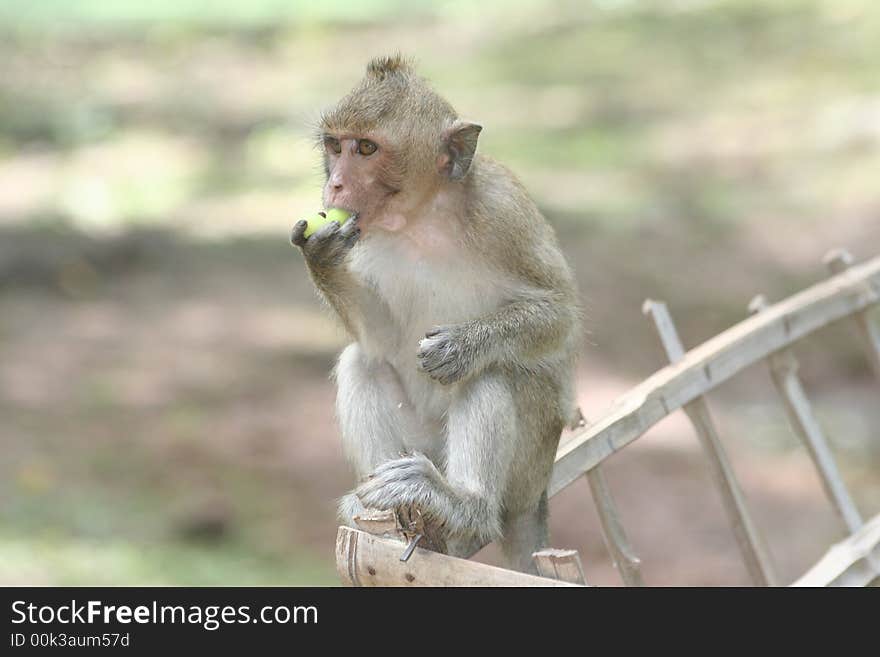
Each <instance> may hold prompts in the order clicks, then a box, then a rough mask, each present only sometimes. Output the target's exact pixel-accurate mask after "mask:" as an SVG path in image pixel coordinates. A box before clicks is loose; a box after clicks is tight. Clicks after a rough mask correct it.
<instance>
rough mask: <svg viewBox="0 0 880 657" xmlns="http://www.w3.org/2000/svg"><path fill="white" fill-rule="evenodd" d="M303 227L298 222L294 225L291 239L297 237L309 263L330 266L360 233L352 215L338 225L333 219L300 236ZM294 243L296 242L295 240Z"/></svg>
mask: <svg viewBox="0 0 880 657" xmlns="http://www.w3.org/2000/svg"><path fill="white" fill-rule="evenodd" d="M303 231H304V229H303V228H301V227H300V224H299V223H297V225H296V226H295V227H294V232H293V235H292V236H291V239H292V240H293V238H297V239H298V240H299V243H298V244H297V245H298V246H300V248H301V249H302V252H303V254H304V255H305V257H306V260H307V261H308V262H309V264H310V265H313V266H315V265H317V266H331V265H336V264H338V263H339V262H340V261H341V260H342V259H343V258H344V257H345V254H346V253H348V251H349V250H351V248H352V247H353V246H354V245H355V242H357V240H358V238H359V237H360V234H361V229H360V227H358V225H357V221H356V217H352V218H351V219H349V220H348V221H346V222H345V225H344V226H342V227H340V226H339V224H337V223H336V222H335V221H333V222H330V223H328V224H327V225H326V226H322V227H321V228H320V229H319V230H318V231H317V232H315V233H313V234H312V235H311V236H309V237H307V238H303V237H302V233H303ZM295 243H296V242H295Z"/></svg>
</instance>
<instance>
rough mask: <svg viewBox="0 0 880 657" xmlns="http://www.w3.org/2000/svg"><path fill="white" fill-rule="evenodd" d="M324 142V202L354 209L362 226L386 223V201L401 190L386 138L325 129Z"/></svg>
mask: <svg viewBox="0 0 880 657" xmlns="http://www.w3.org/2000/svg"><path fill="white" fill-rule="evenodd" d="M323 144H324V162H325V165H326V171H327V182H326V184H325V185H324V206H325V207H327V208H331V207H334V208H342V209H344V210H348V211H349V212H352V213H357V215H358V223H359V224H360V225H361V227H362V229H363V228H365V227H369V226H370V225H376V224H382V223H383V222H384V223H386V224H387V223H388V222H387V221H385V220H386V219H387V217H386V215H387V214H388V209H389V208H388V204H389V201H390V199H392V197H394V196H395V195H397V194H399V193H400V191H401V188H400V180H399V178H397V177H396V176H394V175H393V170H394V167H393V163H394V156H393V153H392V149H391V148H390V146H389V143H388V141H387V140H386V139H383V138H382V137H381V136H379V135H375V134H371V135H367V136H363V135H358V134H350V133H335V134H334V133H329V132H328V133H326V134H325V135H324V138H323ZM392 223H394V222H392ZM383 227H385V228H386V229H388V228H392V229H393V228H394V226H392V225H386V226H383Z"/></svg>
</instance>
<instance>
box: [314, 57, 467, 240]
mask: <svg viewBox="0 0 880 657" xmlns="http://www.w3.org/2000/svg"><path fill="white" fill-rule="evenodd" d="M481 129H482V128H481V126H479V125H477V124H474V123H467V122H464V121H461V120H460V119H459V118H458V115H457V114H456V112H455V110H454V109H453V108H452V106H451V105H450V104H449V103H447V102H446V101H445V100H443V99H442V98H441V97H440V96H439V95H438V94H437V93H436V92H435V91H434V90H433V89H431V87H430V86H429V85H428V83H427V82H426V81H425V80H423V79H422V78H420V77H419V76H418V75H416V73H415V71H414V70H413V68H412V66H411V65H410V64H409V62H407V61H406V60H405V59H404V58H402V57H401V56H399V55H397V56H394V57H382V58H377V59H374V60H372V61H371V62H370V63H369V65H368V66H367V71H366V75H365V76H364V77H363V79H362V80H361V81H360V83H358V85H357V86H356V87H355V88H354V89H353V90H352V91H351V92H350V93H349V94H348V95H347V96H345V97H344V98H343V99H342V100H341V101H340V102H339V103H338V104H337V105H336V106H335V107H334V108H332V109H331V110H330V111H328V112H326V113H325V114H324V115H323V116H322V118H321V122H320V127H319V131H318V141H319V147H320V148H321V150H322V151H323V157H324V171H325V173H326V177H327V180H326V183H325V185H324V199H323V200H324V207H327V208H330V207H338V208H342V209H345V210H348V211H350V212H353V213H356V214H357V216H358V224H359V225H360V227H361V228H362V229H363V230H365V231H369V230H370V229H371V227H375V228H379V229H381V230H386V231H400V230H403V229H404V228H405V227H406V226H407V225H408V224H410V223H412V222H415V221H417V220H418V217H419V215H420V214H421V213H423V212H424V211H425V210H427V209H429V208H430V207H431V205H432V204H433V203H434V202H435V200H436V199H437V197H438V195H439V194H441V193H444V192H446V193H449V192H454V190H455V186H456V185H459V186H460V185H463V184H464V182H465V180H466V177H467V173H468V171H469V169H470V165H471V161H472V160H473V157H474V152H475V151H476V147H477V138H478V136H479V134H480V130H481Z"/></svg>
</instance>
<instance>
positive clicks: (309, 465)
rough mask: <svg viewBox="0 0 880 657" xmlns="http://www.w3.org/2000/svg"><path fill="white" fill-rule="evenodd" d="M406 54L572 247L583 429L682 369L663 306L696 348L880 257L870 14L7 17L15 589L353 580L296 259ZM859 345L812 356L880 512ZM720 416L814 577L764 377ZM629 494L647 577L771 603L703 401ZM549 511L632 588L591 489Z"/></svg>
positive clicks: (621, 493) (6, 269)
mask: <svg viewBox="0 0 880 657" xmlns="http://www.w3.org/2000/svg"><path fill="white" fill-rule="evenodd" d="M395 50H401V51H403V52H404V53H407V54H410V55H412V56H414V57H415V58H416V59H417V61H418V62H419V65H420V70H421V72H422V73H423V74H424V75H425V76H426V77H428V78H430V79H431V80H433V81H434V83H435V84H436V86H437V88H438V89H439V90H440V91H441V92H442V93H443V94H444V95H445V96H447V97H448V98H449V100H450V101H451V102H452V103H453V104H454V105H455V106H456V108H457V109H458V110H459V112H460V113H461V114H462V115H463V116H464V117H466V118H470V119H474V120H478V121H479V122H481V123H482V124H483V125H484V126H485V129H484V131H483V134H482V136H481V140H480V148H481V149H482V151H483V152H485V153H488V154H491V155H493V156H495V157H497V158H499V159H501V160H502V161H504V162H505V163H507V164H508V165H509V166H510V167H511V168H512V169H513V170H514V171H515V172H516V173H517V174H518V175H519V176H520V177H521V178H522V180H523V181H524V183H525V184H526V186H527V187H528V189H529V190H531V192H532V193H533V195H534V197H535V198H536V200H537V202H538V203H539V205H540V206H541V208H542V209H543V210H544V212H545V213H546V215H547V217H548V218H549V219H550V221H551V222H552V223H553V225H554V226H555V228H556V230H557V232H558V234H559V236H560V239H561V241H562V243H563V245H564V248H565V251H566V254H567V256H568V258H569V260H570V262H571V263H572V266H573V267H574V269H575V270H576V272H577V276H578V279H579V281H580V286H581V291H582V294H583V296H584V299H585V303H586V304H587V306H588V309H589V312H588V314H589V317H588V328H589V331H590V336H589V341H588V343H586V344H585V345H584V357H583V360H582V362H581V366H580V375H579V376H580V382H579V397H580V401H581V405H582V407H583V409H584V412H585V414H586V415H587V417H588V418H595V417H597V416H598V415H599V414H600V413H601V412H602V410H603V409H604V408H605V407H607V406H608V405H609V404H610V402H611V401H612V400H613V399H614V398H615V397H616V396H617V395H619V394H621V393H623V392H625V391H626V390H627V389H629V388H630V387H631V386H633V385H634V384H636V383H637V382H638V381H640V380H641V379H642V378H644V377H646V376H648V375H649V374H651V373H652V372H653V371H655V370H656V369H658V368H659V367H661V366H662V365H663V358H662V352H661V350H660V348H659V345H658V344H657V342H656V338H655V336H654V333H653V329H652V327H651V326H650V324H649V322H648V320H647V319H646V318H644V317H643V316H642V314H641V312H640V306H641V302H642V300H643V299H645V298H646V297H652V298H658V299H663V300H665V301H667V302H668V303H669V305H670V309H671V311H672V313H673V316H674V317H675V318H676V321H677V323H678V325H679V330H680V332H681V334H682V338H683V340H684V341H685V343H686V345H687V346H695V345H696V344H698V343H700V342H702V341H703V340H705V339H706V338H708V337H711V336H712V335H714V334H716V333H718V332H720V331H721V330H723V329H725V328H727V327H728V326H730V325H731V324H733V323H735V322H737V321H739V320H741V319H742V318H744V317H745V316H746V315H747V312H746V305H747V303H748V301H749V300H750V298H751V297H752V295H754V294H756V293H758V292H763V293H765V294H766V295H767V296H768V297H769V298H770V299H771V300H774V299H780V298H783V297H785V296H787V295H789V294H791V293H793V292H795V291H797V290H799V289H800V288H802V287H805V286H807V285H810V284H812V283H813V282H816V281H818V280H821V279H822V278H823V277H824V276H825V274H824V270H823V267H822V265H821V258H822V256H823V254H824V253H825V252H826V251H827V250H828V249H830V248H831V247H834V246H843V247H846V248H848V249H850V250H851V251H852V252H853V253H854V254H855V255H856V257H857V258H859V259H866V258H868V257H871V256H874V255H876V254H877V253H878V252H880V6H878V5H877V3H875V2H872V0H824V1H820V0H779V1H776V2H765V1H759V0H754V1H753V0H728V1H721V0H719V1H710V0H678V1H668V0H665V1H659V0H658V1H656V2H652V1H647V0H644V1H637V0H601V1H600V0H593V1H592V2H588V1H586V0H580V1H574V0H572V1H570V2H565V1H560V2H537V1H526V2H509V1H508V2H502V1H501V0H484V1H483V2H480V3H471V2H463V1H460V2H432V3H419V2H413V1H412V0H409V1H403V0H399V1H398V0H359V1H358V2H357V3H351V2H343V1H342V0H324V1H323V2H320V3H317V2H315V3H306V2H301V1H298V0H250V1H249V2H240V1H239V0H199V1H196V0H175V1H171V0H151V1H150V2H135V1H128V0H117V1H115V2H105V1H103V0H40V2H27V1H25V0H0V450H2V451H0V584H38V585H39V584H279V585H291V584H294V585H296V584H322V585H323V584H334V583H335V582H336V578H335V574H334V567H333V545H334V539H335V531H336V524H337V523H336V520H335V517H334V509H335V499H336V498H337V497H338V496H340V495H341V494H342V493H344V492H345V491H346V490H347V488H349V487H350V485H351V483H352V480H351V475H350V474H349V472H348V471H347V468H346V465H345V463H344V462H343V460H342V456H341V450H340V447H339V441H338V436H337V430H336V427H335V423H334V420H333V414H332V406H333V395H334V391H333V387H332V385H331V383H330V381H329V380H328V374H329V371H330V368H331V366H332V364H333V362H334V357H335V354H336V353H338V351H339V349H340V348H341V347H342V346H343V345H344V336H343V334H342V333H341V332H340V331H339V330H338V329H337V328H336V326H335V324H334V321H333V320H332V318H331V317H330V316H329V315H327V314H326V313H325V312H324V311H323V310H322V308H321V306H320V304H319V303H318V301H317V298H316V295H315V293H314V292H313V289H312V285H311V283H310V281H309V280H308V277H307V275H306V272H305V268H304V264H303V262H302V259H301V257H300V255H299V254H298V253H297V251H296V250H295V249H293V248H292V247H290V246H289V244H288V241H287V240H288V233H289V230H290V228H291V226H292V225H293V223H294V222H295V221H296V219H297V218H298V217H299V216H300V215H304V214H307V213H310V212H313V211H314V210H315V209H317V208H318V207H319V205H320V186H321V182H322V181H321V176H320V172H319V167H318V163H319V157H318V153H316V152H315V151H314V150H313V149H312V146H311V137H310V129H311V126H312V124H313V123H314V121H315V119H316V118H317V116H318V114H319V112H320V110H321V109H322V108H323V107H325V106H327V105H330V104H332V103H333V102H334V101H335V100H336V99H338V98H339V97H340V96H341V95H342V94H343V93H344V92H346V91H347V90H348V89H349V88H350V86H351V85H352V84H353V83H354V82H355V81H356V80H357V79H359V78H360V76H361V74H362V72H363V70H364V66H365V64H366V62H367V60H368V59H369V58H370V57H371V56H374V55H378V54H385V53H389V52H392V51H395ZM850 329H851V327H850V326H848V325H841V326H835V327H832V328H831V329H829V330H827V331H825V332H823V333H822V334H821V335H820V336H818V337H815V338H811V339H810V340H809V341H808V344H805V345H799V347H798V349H797V353H798V355H799V356H800V357H801V360H802V374H803V378H804V380H805V384H806V386H807V388H808V391H809V393H810V395H811V396H812V398H813V400H814V401H815V403H816V405H817V410H818V414H819V415H820V419H821V421H822V423H823V425H824V427H825V428H826V430H827V432H828V434H829V436H830V438H831V440H832V444H833V448H834V450H835V453H836V455H837V457H838V459H839V463H840V466H841V469H842V470H843V473H844V476H845V478H846V480H847V481H848V483H849V484H851V486H852V487H853V493H854V496H855V498H856V502H857V504H858V505H859V507H860V508H861V510H862V511H863V513H864V514H868V513H869V512H870V513H876V512H877V511H878V509H880V475H878V471H880V436H878V435H877V426H880V403H878V401H880V388H878V385H877V382H876V381H875V380H872V379H871V377H870V373H869V370H868V369H867V364H866V362H865V360H864V359H863V358H862V355H861V354H860V350H859V345H858V343H857V342H856V340H855V339H854V333H853V332H852V331H851V330H850ZM710 403H711V405H712V409H713V411H714V414H715V416H716V419H717V421H718V424H719V427H720V430H721V433H722V436H723V440H724V443H725V447H726V448H727V449H728V450H729V452H730V453H731V456H732V459H733V462H734V466H735V468H736V470H737V473H738V475H739V476H740V479H741V481H742V483H743V487H744V489H745V492H746V495H747V497H748V499H749V501H750V503H751V506H752V508H753V510H754V514H755V516H756V518H757V521H758V524H759V525H760V526H761V528H762V529H763V530H764V532H765V533H766V535H767V539H768V542H769V545H770V549H771V552H772V554H773V557H774V559H775V561H776V563H777V566H778V569H779V571H780V573H781V574H782V576H783V578H784V579H786V580H791V579H793V578H794V577H795V576H797V575H798V574H799V573H800V572H801V571H802V570H803V569H805V568H806V567H807V566H808V565H810V564H811V563H812V562H814V561H815V560H816V559H818V557H819V556H820V555H821V554H822V553H823V551H824V548H825V547H826V546H827V544H828V543H829V542H831V541H834V540H837V539H838V538H839V537H840V536H841V533H840V527H839V525H838V523H837V521H836V518H835V517H834V515H833V514H832V511H831V509H830V506H829V504H828V503H827V502H826V500H825V498H824V496H823V493H822V490H821V488H820V484H819V481H818V478H817V476H816V474H815V472H814V471H813V468H812V466H811V463H810V461H809V459H808V457H807V455H806V453H805V451H804V450H803V448H802V447H801V446H800V445H799V444H798V443H797V441H796V440H795V439H794V438H793V436H792V435H791V433H790V432H789V430H788V427H787V425H786V423H785V418H784V416H783V415H782V411H781V408H780V407H779V406H778V405H777V404H776V403H775V399H774V395H773V389H772V387H771V384H770V382H769V377H768V376H767V372H766V371H765V370H764V369H763V368H761V367H757V368H753V369H751V370H749V371H748V372H746V373H744V374H743V375H741V376H739V377H737V378H736V379H735V380H734V381H733V382H732V383H731V384H730V385H729V386H727V387H726V388H724V390H723V391H722V392H720V393H719V394H717V395H714V396H712V397H711V399H710ZM607 475H608V478H609V481H610V484H611V486H612V489H613V490H614V493H615V494H616V496H617V498H618V502H619V505H620V508H621V513H622V515H623V519H624V522H625V524H626V526H627V527H628V529H629V533H630V539H631V541H632V543H633V544H634V547H635V550H636V551H637V552H638V553H639V554H640V556H641V557H642V560H643V563H644V572H645V577H646V580H647V581H648V582H649V583H652V584H705V585H714V584H724V585H727V584H747V583H748V582H749V580H748V577H747V575H746V571H745V568H744V567H743V565H742V563H741V562H740V559H739V556H738V552H737V548H736V546H735V543H734V541H733V538H732V536H731V534H730V531H729V529H728V527H727V524H726V521H725V518H724V512H723V509H722V507H721V504H720V501H719V497H718V495H717V493H716V491H715V489H714V488H713V487H712V483H711V480H710V479H709V476H708V472H707V469H706V467H705V464H704V462H703V459H702V456H701V453H700V452H699V447H698V443H697V441H696V438H695V437H694V435H693V434H692V433H691V431H690V427H689V426H688V424H687V423H686V421H685V420H684V419H683V418H682V417H681V414H676V415H675V416H673V417H670V418H668V419H667V420H666V421H664V422H663V423H661V424H660V425H659V426H657V427H656V428H655V429H654V430H652V431H651V432H650V433H649V435H647V436H646V437H645V438H644V439H642V440H641V441H639V442H638V443H636V444H634V445H632V446H630V447H628V448H627V449H626V450H624V452H622V453H621V454H618V455H616V456H615V457H614V458H613V459H611V461H610V462H609V465H608V469H607ZM551 513H552V534H553V541H552V543H553V545H554V546H555V547H571V548H577V549H579V550H580V552H581V555H582V558H583V560H584V564H585V568H586V571H587V577H588V580H589V581H590V582H591V583H595V584H603V585H616V584H618V580H617V577H616V576H615V574H614V571H613V569H612V568H611V566H610V563H609V559H608V557H607V555H606V552H605V549H604V547H603V543H602V538H601V534H600V531H599V527H598V522H597V519H596V516H595V513H594V511H593V510H592V505H591V503H590V502H589V492H588V488H587V485H586V483H585V482H579V483H576V484H575V485H573V486H571V487H570V488H569V489H567V490H566V491H564V492H563V493H562V494H560V495H559V496H558V497H557V498H555V499H554V501H553V502H552V504H551ZM479 558H480V559H483V560H485V561H488V562H497V554H496V553H495V552H494V551H493V549H492V548H489V549H487V550H486V551H485V552H484V553H483V554H481V555H480V556H479Z"/></svg>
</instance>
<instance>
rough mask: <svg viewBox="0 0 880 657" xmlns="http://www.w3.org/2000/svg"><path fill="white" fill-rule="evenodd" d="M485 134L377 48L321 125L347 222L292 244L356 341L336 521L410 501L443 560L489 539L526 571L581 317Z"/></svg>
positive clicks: (539, 537)
mask: <svg viewBox="0 0 880 657" xmlns="http://www.w3.org/2000/svg"><path fill="white" fill-rule="evenodd" d="M481 129H482V128H481V126H479V125H477V124H475V123H470V122H467V121H463V120H461V119H460V118H459V117H458V115H457V114H456V112H455V110H454V109H453V108H452V107H451V106H450V105H449V103H447V102H446V101H445V100H443V99H442V98H441V97H440V96H439V95H438V94H437V93H436V92H435V91H433V89H432V88H431V87H430V86H429V85H428V83H427V82H426V81H425V80H423V79H422V78H420V77H419V76H418V75H417V74H416V73H415V72H414V70H413V68H412V66H411V65H410V64H409V63H408V62H407V61H406V60H405V59H403V58H401V57H400V56H395V57H386V58H378V59H374V60H373V61H371V62H370V63H369V65H368V66H367V71H366V75H365V76H364V78H363V79H362V80H361V82H360V83H359V84H358V85H357V86H356V87H355V89H354V90H353V91H351V92H350V93H349V94H348V95H347V96H345V97H344V98H343V99H342V100H341V101H340V102H339V103H338V104H337V105H336V106H335V107H334V108H333V109H331V110H330V111H328V112H326V113H325V114H324V115H323V117H322V118H321V122H320V128H319V144H320V148H321V150H322V152H323V157H324V169H325V172H326V175H327V180H326V184H325V186H324V192H323V202H324V207H326V208H331V207H338V208H342V209H345V210H347V211H349V212H350V213H352V218H351V219H349V220H348V221H347V222H346V223H345V224H344V225H342V226H340V225H339V224H337V223H335V222H331V223H329V224H328V225H326V226H323V227H322V228H321V229H319V230H318V231H317V232H315V233H314V234H313V235H311V236H310V237H308V238H305V237H304V232H305V229H306V222H305V221H300V222H299V223H297V224H296V226H295V227H294V229H293V233H292V236H291V240H292V242H293V243H294V244H295V245H296V246H298V247H299V248H300V249H301V250H302V253H303V255H304V257H305V261H306V264H307V266H308V270H309V272H310V274H311V277H312V279H313V281H314V283H315V285H316V287H317V288H318V290H319V292H320V294H321V296H322V297H323V298H324V300H325V301H326V302H327V303H328V304H329V306H330V307H331V308H332V309H333V310H334V311H335V312H336V314H338V315H339V318H340V320H341V321H342V323H343V325H344V327H345V329H346V330H347V332H348V333H349V334H350V335H351V338H352V340H353V342H352V344H350V345H349V346H348V347H346V348H345V350H344V351H343V352H342V354H341V355H340V357H339V361H338V364H337V365H336V368H335V379H336V384H337V399H336V414H337V420H338V424H339V427H340V430H341V433H342V441H343V446H344V451H345V454H346V457H347V458H348V460H349V461H350V463H351V465H352V466H353V468H354V470H355V473H356V475H357V478H358V484H357V486H356V488H355V489H354V490H353V491H352V492H351V493H349V494H348V495H346V496H345V497H343V498H342V499H341V501H340V504H339V514H340V517H341V520H342V522H344V523H346V524H349V525H351V526H354V525H353V518H354V516H356V515H358V514H361V513H363V511H364V509H365V508H374V509H393V510H400V509H412V508H416V509H418V510H419V512H420V513H421V514H422V517H424V518H425V519H427V520H429V521H430V522H431V523H432V524H433V526H435V527H438V528H439V530H440V531H441V532H442V535H443V537H444V539H445V543H446V545H447V549H448V551H449V552H450V553H451V554H454V555H457V556H465V557H466V556H470V555H471V554H473V552H475V551H476V550H478V549H479V548H480V547H481V546H483V545H485V544H486V543H488V542H490V541H495V540H497V541H500V544H501V547H502V550H503V552H504V554H505V557H506V558H507V560H508V561H509V563H510V565H511V566H512V567H514V568H518V569H520V570H533V566H532V559H531V554H532V552H533V551H534V550H536V549H539V548H540V547H542V546H544V545H545V544H546V540H547V482H548V479H549V476H550V472H551V469H552V467H553V460H554V455H555V453H556V447H557V444H558V442H559V437H560V434H561V431H562V429H563V427H564V425H565V424H566V423H567V422H568V421H569V419H570V418H572V417H574V416H575V414H576V409H575V406H574V400H573V398H574V394H573V388H574V385H573V371H574V364H575V354H576V352H577V350H578V346H579V342H580V332H579V327H580V324H581V314H580V309H579V304H578V295H577V292H576V289H575V284H574V281H573V277H572V273H571V271H570V269H569V267H568V265H567V264H566V262H565V259H564V258H563V256H562V254H561V252H560V249H559V246H558V243H557V240H556V237H555V234H554V232H553V229H552V228H551V227H550V226H549V225H548V223H547V222H546V220H545V219H544V218H543V217H542V216H541V213H540V211H539V210H538V208H537V207H536V206H535V204H534V203H533V202H532V201H531V200H530V198H529V196H528V194H527V193H526V191H525V189H524V188H523V186H522V185H521V184H520V183H519V182H518V181H517V180H516V178H515V177H514V176H513V174H512V173H511V172H510V171H508V170H507V169H506V168H505V167H503V166H502V165H501V164H498V163H497V162H495V161H494V160H492V159H490V158H488V157H486V156H484V155H482V154H478V153H476V148H477V138H478V136H479V134H480V130H481Z"/></svg>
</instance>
